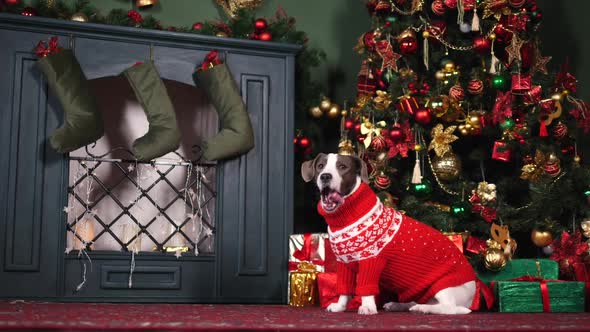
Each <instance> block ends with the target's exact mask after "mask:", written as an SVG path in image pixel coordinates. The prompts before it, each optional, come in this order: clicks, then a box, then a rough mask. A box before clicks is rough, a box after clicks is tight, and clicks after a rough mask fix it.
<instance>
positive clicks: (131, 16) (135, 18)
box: [127, 9, 143, 24]
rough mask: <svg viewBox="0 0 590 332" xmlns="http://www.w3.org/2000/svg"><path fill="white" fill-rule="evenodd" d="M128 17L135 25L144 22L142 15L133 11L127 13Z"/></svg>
mask: <svg viewBox="0 0 590 332" xmlns="http://www.w3.org/2000/svg"><path fill="white" fill-rule="evenodd" d="M127 17H129V19H130V20H131V21H132V22H133V23H135V24H141V22H143V17H141V14H140V13H138V12H137V11H136V10H133V9H132V10H130V11H128V12H127Z"/></svg>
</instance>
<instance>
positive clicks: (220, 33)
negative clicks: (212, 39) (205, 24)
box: [215, 31, 227, 37]
mask: <svg viewBox="0 0 590 332" xmlns="http://www.w3.org/2000/svg"><path fill="white" fill-rule="evenodd" d="M215 36H217V37H227V33H225V32H223V31H219V32H218V33H216V34H215Z"/></svg>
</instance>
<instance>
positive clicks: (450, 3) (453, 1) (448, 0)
mask: <svg viewBox="0 0 590 332" xmlns="http://www.w3.org/2000/svg"><path fill="white" fill-rule="evenodd" d="M444 4H445V6H447V7H449V8H451V9H455V8H457V0H444Z"/></svg>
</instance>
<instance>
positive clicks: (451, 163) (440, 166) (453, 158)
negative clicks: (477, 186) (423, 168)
mask: <svg viewBox="0 0 590 332" xmlns="http://www.w3.org/2000/svg"><path fill="white" fill-rule="evenodd" d="M432 169H433V171H434V173H435V174H436V176H438V178H439V179H440V180H442V181H447V182H448V181H454V180H456V179H457V178H458V177H459V174H460V173H461V159H459V157H458V156H457V155H456V154H454V153H452V152H447V153H445V154H444V155H443V156H442V157H438V156H437V157H434V158H433V159H432Z"/></svg>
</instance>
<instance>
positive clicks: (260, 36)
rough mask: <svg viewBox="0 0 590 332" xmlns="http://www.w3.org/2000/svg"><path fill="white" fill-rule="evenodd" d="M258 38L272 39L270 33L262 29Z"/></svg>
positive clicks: (263, 39)
mask: <svg viewBox="0 0 590 332" xmlns="http://www.w3.org/2000/svg"><path fill="white" fill-rule="evenodd" d="M258 39H259V40H262V41H271V40H272V35H271V34H270V32H268V31H264V32H261V33H260V34H259V35H258Z"/></svg>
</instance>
